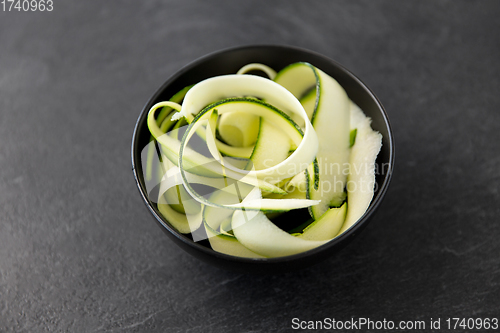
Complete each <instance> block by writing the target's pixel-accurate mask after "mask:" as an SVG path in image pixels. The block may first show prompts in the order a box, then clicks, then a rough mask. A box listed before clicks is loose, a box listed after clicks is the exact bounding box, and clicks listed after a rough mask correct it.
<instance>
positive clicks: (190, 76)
mask: <svg viewBox="0 0 500 333" xmlns="http://www.w3.org/2000/svg"><path fill="white" fill-rule="evenodd" d="M298 61H305V62H309V63H311V64H312V65H314V66H316V67H317V68H319V69H321V70H323V71H324V72H326V73H327V74H329V75H330V76H332V77H333V78H335V79H336V80H337V81H338V82H339V83H340V84H341V85H342V86H343V87H344V89H345V90H346V92H347V94H348V95H349V97H350V98H351V99H352V100H353V101H354V102H355V103H356V104H357V105H358V106H359V107H361V109H362V110H363V111H364V112H365V114H366V115H367V116H369V117H371V118H372V128H373V129H374V130H376V131H378V132H380V133H381V134H382V136H383V140H382V149H381V151H380V153H379V155H378V157H377V161H376V163H377V164H378V166H379V170H381V171H382V172H379V173H378V174H377V175H376V182H377V185H376V189H377V191H376V192H375V195H374V197H373V200H372V202H371V204H370V207H369V208H368V210H367V211H366V213H365V214H364V216H363V217H362V218H361V219H360V220H359V221H358V222H357V223H356V224H354V225H353V226H352V227H351V228H350V229H349V230H347V231H346V232H344V233H343V234H342V235H340V236H339V237H337V238H335V239H334V240H332V241H330V242H328V243H327V244H325V245H323V246H321V247H318V248H315V249H313V250H310V251H307V252H303V253H299V254H296V255H293V256H287V257H280V258H271V259H249V258H240V257H233V256H229V255H226V254H223V253H219V252H215V251H213V250H212V249H211V248H210V247H209V245H208V242H206V241H205V242H198V243H197V242H194V241H193V240H192V239H191V238H190V237H189V236H187V235H183V234H181V233H179V232H178V231H176V230H175V229H174V228H173V227H172V225H170V223H169V222H168V221H167V220H166V219H165V218H163V217H162V215H161V214H160V213H159V211H158V208H157V206H156V204H155V203H153V202H152V201H151V200H150V199H149V198H148V196H147V195H146V187H145V183H144V178H143V172H142V166H141V151H142V149H143V148H144V147H145V145H146V144H147V143H148V142H149V139H150V133H149V130H148V127H147V124H146V118H147V114H148V111H149V109H150V108H151V107H152V106H153V105H154V104H155V103H157V102H160V101H164V100H168V99H169V98H170V97H171V96H172V95H173V94H175V93H176V92H177V91H179V90H181V89H182V88H184V87H186V86H188V85H190V84H194V83H197V82H199V81H201V80H203V79H206V78H209V77H213V76H217V75H223V74H234V73H236V72H237V71H238V69H239V68H241V67H242V66H244V65H246V64H249V63H252V62H257V63H263V64H266V65H268V66H270V67H271V68H274V69H275V70H276V71H279V70H280V69H282V68H284V67H285V66H287V65H289V64H291V63H294V62H298ZM393 165H394V142H393V136H392V131H391V126H390V124H389V119H388V117H387V114H386V112H385V110H384V108H383V106H382V104H381V103H380V101H379V100H378V99H377V97H376V96H375V95H374V94H373V92H372V91H371V90H370V89H369V88H368V87H367V86H366V85H364V84H363V83H362V82H361V81H360V80H359V79H358V78H357V77H356V76H354V75H353V74H352V73H351V72H349V71H348V70H347V69H345V68H344V67H342V66H341V65H339V64H338V63H336V62H335V61H333V60H331V59H329V58H327V57H325V56H322V55H320V54H318V53H315V52H312V51H308V50H304V49H300V48H296V47H289V46H274V45H273V46H271V45H260V46H245V47H238V48H232V49H227V50H222V51H219V52H215V53H212V54H209V55H207V56H205V57H202V58H200V59H198V60H196V61H194V62H192V63H191V64H189V65H187V66H185V67H184V68H182V69H181V70H179V71H178V72H177V73H176V74H174V75H173V76H172V77H170V78H169V79H168V80H167V81H166V82H165V83H164V84H163V85H162V86H161V87H160V89H158V91H157V92H156V93H155V94H154V95H153V97H151V98H150V99H149V101H148V102H147V103H146V105H145V106H144V108H143V110H142V111H141V114H140V116H139V119H138V120H137V123H136V125H135V130H134V134H133V139H132V168H133V172H134V176H135V180H136V182H137V186H138V188H139V192H140V194H141V196H142V198H143V199H144V202H145V203H146V206H147V207H148V209H149V211H150V212H151V213H152V214H153V216H154V218H155V220H156V221H157V222H158V224H159V226H160V227H161V229H162V230H163V231H164V232H165V233H166V234H167V235H168V236H169V237H170V238H171V239H172V240H173V241H174V242H175V243H176V244H178V245H179V246H180V247H181V248H182V249H184V250H185V251H187V252H188V253H190V254H192V255H193V256H195V257H196V258H198V259H201V260H203V261H206V262H208V263H211V264H214V265H216V266H219V267H222V268H226V269H230V270H236V271H239V272H252V273H282V272H288V271H292V270H297V269H301V268H304V267H307V266H310V265H313V264H316V263H318V262H320V261H322V260H324V259H326V258H329V257H331V256H332V255H334V254H335V253H337V252H338V251H339V249H340V248H341V247H343V246H345V245H346V244H347V243H348V242H349V240H351V239H352V238H353V237H355V236H356V235H357V234H358V233H359V232H360V231H361V229H362V228H363V227H365V226H366V225H367V223H368V221H369V220H370V218H371V217H372V216H373V214H374V213H375V211H376V209H377V208H378V206H379V205H380V203H381V201H382V199H383V197H384V195H385V193H386V191H387V188H388V186H389V182H390V180H391V174H392V170H393Z"/></svg>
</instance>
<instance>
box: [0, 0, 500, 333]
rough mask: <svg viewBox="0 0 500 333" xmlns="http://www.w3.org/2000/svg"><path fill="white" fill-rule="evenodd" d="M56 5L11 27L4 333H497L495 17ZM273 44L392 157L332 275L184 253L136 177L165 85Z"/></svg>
mask: <svg viewBox="0 0 500 333" xmlns="http://www.w3.org/2000/svg"><path fill="white" fill-rule="evenodd" d="M54 2H55V3H54V11H53V12H50V13H48V12H44V13H24V12H21V13H18V12H0V331H1V332H148V331H152V332H184V331H186V332H201V331H203V332H226V331H227V332H270V331H287V330H290V328H291V323H292V318H294V317H298V318H300V319H301V320H322V319H323V318H325V317H329V318H336V319H340V320H349V319H350V318H351V317H355V318H358V317H366V318H370V319H372V320H383V319H384V318H386V319H387V320H394V321H397V320H425V321H427V322H428V321H429V320H430V318H434V319H436V318H442V320H445V319H446V318H447V317H473V318H477V317H495V316H496V317H500V304H499V303H500V301H499V300H498V296H499V295H500V285H499V283H500V268H499V267H500V257H499V254H500V242H499V236H500V225H499V217H498V216H499V213H500V208H499V205H498V204H499V198H500V197H499V192H498V189H499V185H500V171H499V167H498V166H499V164H500V157H499V155H500V154H499V153H500V145H499V139H500V135H499V132H498V130H499V129H500V125H499V123H500V111H499V110H500V102H499V97H498V94H499V91H500V64H499V59H500V43H499V42H500V40H499V38H498V37H497V34H498V32H499V31H500V20H499V19H498V18H499V17H500V2H499V1H474V2H473V1H405V2H397V1H347V0H346V1H296V0H294V1H213V0H211V1H201V0H200V1H144V2H139V1H120V2H119V1H113V2H112V1H79V2H77V1H68V0H64V1H59V0H54ZM261 43H267V44H269V43H278V44H286V45H294V46H299V47H304V48H308V49H311V50H314V51H317V52H319V53H322V54H324V55H326V56H328V57H331V58H333V59H335V60H337V61H338V62H340V63H341V64H343V65H344V66H346V67H347V68H349V69H350V70H351V71H352V72H354V73H355V74H356V75H357V76H358V77H360V78H361V79H362V80H363V81H364V82H365V83H366V84H367V85H368V86H370V87H371V88H372V90H373V91H374V92H375V93H376V94H377V95H378V97H379V98H380V100H381V101H382V103H383V104H384V106H385V107H386V109H387V112H388V114H389V117H390V119H391V121H392V125H393V129H394V134H395V139H396V168H395V173H394V177H393V181H392V184H391V187H390V188H389V192H388V194H387V196H386V199H385V201H384V203H383V204H382V206H381V207H380V210H379V212H378V213H377V215H376V216H375V218H374V219H373V220H372V222H371V223H370V225H369V226H368V227H367V228H366V229H365V230H364V231H363V233H361V234H360V235H359V237H357V238H356V239H355V240H354V241H353V242H352V243H351V244H349V246H348V247H346V248H345V249H343V250H342V251H341V252H340V253H338V255H336V256H335V257H332V258H331V259H330V260H327V261H326V262H324V263H322V264H319V265H317V266H314V267H312V268H310V269H306V270H303V271H300V272H298V273H293V274H286V275H281V276H249V275H242V274H236V273H231V272H226V271H222V270H220V269H218V268H215V267H212V266H209V265H207V264H204V263H202V262H200V261H198V260H196V259H195V258H193V257H191V256H190V255H188V254H186V253H184V252H183V251H182V250H180V249H179V248H178V247H177V246H176V245H175V244H174V243H172V242H171V241H170V240H169V239H167V237H166V236H165V235H164V234H163V232H162V231H161V230H160V229H159V228H158V226H157V225H156V223H155V222H154V220H153V218H152V216H151V215H150V213H149V212H148V211H147V209H146V207H145V206H144V204H143V202H142V199H141V198H140V196H139V193H138V191H137V188H136V185H135V183H134V179H133V175H132V171H131V163H130V144H131V138H132V131H133V127H134V124H135V121H136V119H137V117H138V115H139V112H140V110H141V108H142V106H143V105H144V104H145V103H146V101H147V100H148V98H149V97H150V96H151V95H152V94H153V92H154V91H155V90H156V89H157V88H158V87H159V86H160V85H161V84H162V83H163V82H164V81H165V80H166V79H167V78H168V77H169V76H170V75H172V74H173V73H174V72H175V71H176V70H178V69H179V68H180V67H181V66H183V65H185V64H187V63H189V62H191V61H192V60H194V59H196V58H198V57H200V56H202V55H205V54H207V53H209V52H212V51H216V50H220V49H222V48H226V47H233V46H238V45H247V44H261ZM458 331H459V330H458Z"/></svg>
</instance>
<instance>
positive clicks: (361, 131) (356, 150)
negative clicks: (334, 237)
mask: <svg viewBox="0 0 500 333" xmlns="http://www.w3.org/2000/svg"><path fill="white" fill-rule="evenodd" d="M350 107H351V126H352V127H354V128H356V129H357V134H356V142H355V143H354V145H353V146H352V148H351V156H350V159H349V163H350V172H349V176H348V178H347V202H348V206H347V216H346V219H345V222H344V225H343V226H342V229H341V230H340V234H341V233H343V232H344V231H346V230H347V229H349V228H350V227H352V226H353V225H354V224H355V223H356V222H357V221H358V220H359V219H360V218H361V217H362V216H363V215H364V214H365V212H366V210H367V208H368V206H370V202H371V201H372V198H373V194H374V191H375V160H376V159H377V155H378V153H379V151H380V148H381V147H382V135H381V134H380V133H378V132H375V131H374V130H373V129H372V128H371V126H370V123H371V119H370V118H368V117H367V116H365V114H364V113H363V111H361V109H360V108H359V107H358V106H357V105H356V104H354V103H352V102H351V103H350Z"/></svg>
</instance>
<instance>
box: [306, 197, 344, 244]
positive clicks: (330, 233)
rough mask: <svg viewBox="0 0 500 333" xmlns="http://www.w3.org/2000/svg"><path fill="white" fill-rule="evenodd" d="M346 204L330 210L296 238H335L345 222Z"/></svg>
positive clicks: (318, 239)
mask: <svg viewBox="0 0 500 333" xmlns="http://www.w3.org/2000/svg"><path fill="white" fill-rule="evenodd" d="M346 211H347V203H345V202H344V204H343V205H342V206H341V207H339V208H330V209H329V210H327V211H326V212H325V213H324V214H323V215H321V217H320V218H319V219H317V220H315V221H314V222H312V223H311V224H310V225H309V226H307V227H306V228H305V229H304V231H303V232H302V234H300V235H299V236H297V237H298V238H302V239H308V240H317V241H322V240H331V239H333V238H335V236H337V234H338V233H339V231H340V229H341V228H342V225H343V223H344V221H345V217H346Z"/></svg>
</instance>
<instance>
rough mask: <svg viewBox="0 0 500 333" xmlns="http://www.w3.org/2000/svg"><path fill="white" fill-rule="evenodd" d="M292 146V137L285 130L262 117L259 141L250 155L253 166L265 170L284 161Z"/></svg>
mask: <svg viewBox="0 0 500 333" xmlns="http://www.w3.org/2000/svg"><path fill="white" fill-rule="evenodd" d="M290 146H291V144H290V138H289V137H288V136H287V135H286V134H285V133H284V132H283V131H281V130H280V129H279V128H276V127H275V126H273V124H272V123H270V122H269V121H268V120H266V119H263V118H261V119H260V126H259V133H258V139H257V143H256V144H255V148H254V150H253V153H252V156H250V162H251V166H252V167H253V168H254V169H255V170H263V169H267V168H270V167H273V166H275V165H277V164H279V163H281V162H283V161H284V160H285V159H286V158H287V157H288V152H289V150H290ZM247 169H248V167H247ZM250 169H251V167H250Z"/></svg>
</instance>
